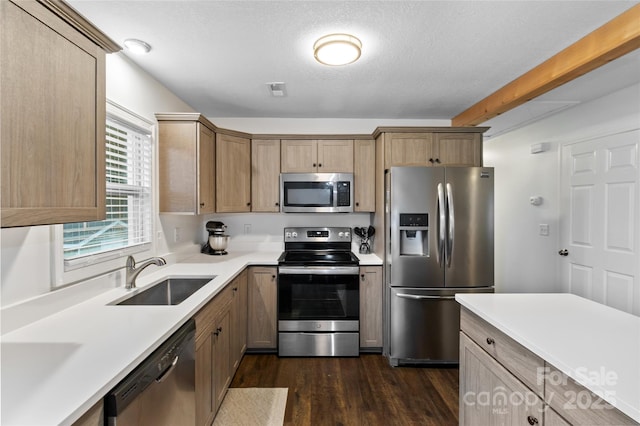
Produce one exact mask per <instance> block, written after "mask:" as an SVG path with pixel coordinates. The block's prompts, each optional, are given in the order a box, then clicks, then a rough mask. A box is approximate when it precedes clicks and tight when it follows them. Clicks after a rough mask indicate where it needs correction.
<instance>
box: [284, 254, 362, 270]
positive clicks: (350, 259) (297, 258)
mask: <svg viewBox="0 0 640 426" xmlns="http://www.w3.org/2000/svg"><path fill="white" fill-rule="evenodd" d="M359 261H360V259H358V258H357V257H356V256H355V255H354V254H353V253H351V252H350V251H324V250H287V251H285V252H283V253H282V255H281V256H280V258H279V259H278V263H280V264H287V265H308V266H313V265H353V264H358V262H359Z"/></svg>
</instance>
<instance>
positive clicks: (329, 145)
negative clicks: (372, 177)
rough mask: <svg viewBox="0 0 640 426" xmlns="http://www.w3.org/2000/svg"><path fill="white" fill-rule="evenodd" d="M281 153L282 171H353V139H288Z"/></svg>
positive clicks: (283, 143) (282, 143) (282, 146)
mask: <svg viewBox="0 0 640 426" xmlns="http://www.w3.org/2000/svg"><path fill="white" fill-rule="evenodd" d="M281 153H282V156H281V161H280V168H281V171H282V173H352V172H353V139H327V140H313V139H288V140H283V141H282V142H281Z"/></svg>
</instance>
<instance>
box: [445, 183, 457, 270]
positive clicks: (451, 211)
mask: <svg viewBox="0 0 640 426" xmlns="http://www.w3.org/2000/svg"><path fill="white" fill-rule="evenodd" d="M447 212H448V215H449V217H448V219H449V223H448V235H447V267H449V268H450V267H451V257H452V256H453V243H454V241H453V240H454V238H453V237H454V235H455V230H456V221H455V217H456V215H455V210H454V206H453V188H452V187H451V184H450V183H447Z"/></svg>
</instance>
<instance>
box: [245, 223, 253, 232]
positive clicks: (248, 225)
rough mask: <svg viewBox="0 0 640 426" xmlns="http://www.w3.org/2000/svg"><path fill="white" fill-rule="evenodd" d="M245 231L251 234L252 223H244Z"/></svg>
mask: <svg viewBox="0 0 640 426" xmlns="http://www.w3.org/2000/svg"><path fill="white" fill-rule="evenodd" d="M244 233H245V234H250V233H251V224H250V223H245V224H244Z"/></svg>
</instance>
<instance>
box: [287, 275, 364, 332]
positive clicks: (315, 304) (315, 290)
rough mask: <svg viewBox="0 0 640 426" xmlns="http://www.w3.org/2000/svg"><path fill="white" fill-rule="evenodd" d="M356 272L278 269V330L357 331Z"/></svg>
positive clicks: (358, 307)
mask: <svg viewBox="0 0 640 426" xmlns="http://www.w3.org/2000/svg"><path fill="white" fill-rule="evenodd" d="M358 272H359V269H358V267H357V266H354V267H331V266H326V267H325V266H322V267H283V266H281V267H279V268H278V330H279V331H315V332H331V331H358V330H359V321H358V319H359V310H360V297H359V280H358Z"/></svg>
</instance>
